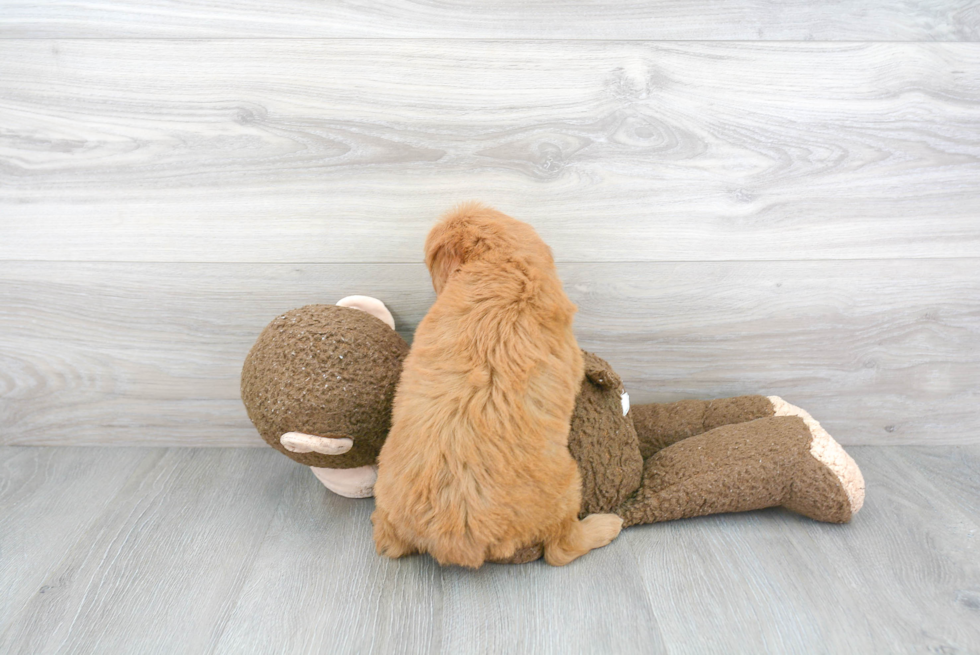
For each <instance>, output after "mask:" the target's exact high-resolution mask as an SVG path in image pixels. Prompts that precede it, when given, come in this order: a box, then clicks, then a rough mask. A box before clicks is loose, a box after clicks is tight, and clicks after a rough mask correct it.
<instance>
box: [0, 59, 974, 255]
mask: <svg viewBox="0 0 980 655" xmlns="http://www.w3.org/2000/svg"><path fill="white" fill-rule="evenodd" d="M0 125H2V126H3V129H2V132H0V233H2V234H3V235H4V238H3V239H2V240H0V259H7V260H10V259H13V260H75V261H77V260H88V261H164V262H165V261H185V262H210V261H222V262H251V261H256V262H283V263H288V262H297V261H298V262H324V263H329V262H418V261H420V249H421V243H422V240H423V238H424V235H425V233H426V231H427V229H428V227H429V226H430V225H431V223H432V222H433V221H434V219H435V218H436V216H438V215H439V214H440V213H441V212H443V211H445V210H446V209H447V208H448V207H449V206H450V205H451V204H452V203H454V202H456V201H459V200H464V199H470V198H482V199H484V200H485V201H488V202H490V203H493V204H495V205H497V206H499V207H500V208H501V209H502V210H504V211H507V212H508V213H511V214H513V215H515V216H517V217H519V218H522V219H524V220H527V221H529V222H531V223H532V224H534V225H535V226H536V227H537V228H538V229H539V231H540V232H541V234H542V236H543V237H544V238H545V240H546V241H548V242H549V243H550V244H552V246H553V247H554V250H555V253H556V256H557V257H558V259H559V260H560V261H568V262H572V261H582V262H592V261H685V260H690V261H704V260H712V261H723V260H724V261H727V260H789V259H792V260H799V259H852V258H875V259H878V258H929V257H977V256H980V223H978V221H977V218H976V217H977V216H978V215H980V44H972V43H959V44H956V43H954V44H894V43H889V44H858V45H854V44H827V43H818V44H804V43H790V44H786V43H773V44H767V43H738V44H711V43H670V44H645V43H631V42H572V41H555V42H512V41H412V40H410V41H397V40H396V41H391V40H381V41H371V40H368V41H364V40H341V41H324V40H312V41H306V40H237V41H195V40H189V41H142V40H139V41H118V40H108V41H106V40H76V41H46V40H27V41H19V40H5V41H0Z"/></svg>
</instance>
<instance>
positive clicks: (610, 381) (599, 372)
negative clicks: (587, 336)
mask: <svg viewBox="0 0 980 655" xmlns="http://www.w3.org/2000/svg"><path fill="white" fill-rule="evenodd" d="M582 355H583V357H584V359H585V377H587V378H588V379H589V381H590V382H592V384H594V385H596V386H598V387H599V388H601V389H621V388H622V387H623V380H622V379H621V378H620V377H619V375H617V374H616V371H614V370H613V367H612V366H610V365H609V362H607V361H606V360H604V359H603V358H601V357H599V356H598V355H594V354H592V353H590V352H586V351H584V350H583V351H582Z"/></svg>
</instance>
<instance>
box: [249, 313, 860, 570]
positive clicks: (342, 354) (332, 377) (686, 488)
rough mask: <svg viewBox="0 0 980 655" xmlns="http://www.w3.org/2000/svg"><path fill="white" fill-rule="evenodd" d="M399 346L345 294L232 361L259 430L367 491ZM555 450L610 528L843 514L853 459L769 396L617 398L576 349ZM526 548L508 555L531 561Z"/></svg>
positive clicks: (290, 317) (611, 383) (388, 319)
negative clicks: (570, 460) (574, 377)
mask: <svg viewBox="0 0 980 655" xmlns="http://www.w3.org/2000/svg"><path fill="white" fill-rule="evenodd" d="M407 353H408V345H407V344H406V343H405V341H404V339H402V338H401V336H399V335H398V334H397V333H396V332H395V330H394V320H393V319H392V316H391V314H390V312H388V310H387V308H385V306H384V304H383V303H381V302H380V301H379V300H376V299H374V298H368V297H365V296H350V297H347V298H344V299H343V300H341V301H340V302H339V303H338V304H337V305H308V306H306V307H302V308H300V309H295V310H292V311H289V312H286V313H285V314H283V315H281V316H279V317H277V318H276V319H275V320H273V321H272V323H270V324H269V326H268V327H266V328H265V330H264V331H263V332H262V334H261V335H260V336H259V338H258V341H256V343H255V345H254V346H253V347H252V349H251V351H250V352H249V354H248V357H247V358H246V360H245V365H244V367H243V370H242V400H243V402H244V403H245V408H246V410H247V411H248V416H249V418H250V419H251V420H252V422H253V423H254V424H255V427H256V428H257V429H258V431H259V434H260V435H261V436H262V438H263V439H264V440H265V441H266V442H267V443H268V444H269V445H270V446H272V447H273V448H275V449H276V450H278V451H279V452H281V453H283V454H284V455H286V456H288V457H290V458H291V459H293V460H295V461H297V462H299V463H301V464H305V465H307V466H310V467H311V468H312V469H313V473H314V474H315V475H316V477H317V478H318V479H319V480H320V481H321V482H322V483H323V484H324V485H325V486H326V487H327V488H328V489H330V490H331V491H334V492H335V493H338V494H340V495H343V496H348V497H352V498H363V497H368V496H370V495H371V492H372V488H373V486H374V481H375V480H376V478H377V467H376V465H375V460H376V458H377V455H378V452H379V451H380V449H381V445H382V444H383V443H384V439H385V436H386V435H387V432H388V429H389V427H390V424H391V408H392V400H393V398H394V392H395V386H396V385H397V383H398V377H399V374H400V372H401V365H402V361H403V360H404V358H405V355H406V354H407ZM585 362H586V367H585V369H586V370H585V377H584V379H583V380H582V388H581V391H580V392H579V396H578V399H577V401H576V406H575V411H574V413H573V415H572V422H571V430H570V432H569V437H568V447H569V450H570V451H571V453H572V456H573V457H574V458H575V460H576V462H577V463H578V466H579V470H580V472H581V475H582V507H581V516H585V515H587V514H594V513H607V512H612V513H615V514H618V515H619V516H620V517H622V519H623V527H628V526H632V525H638V524H643V523H656V522H660V521H669V520H673V519H679V518H685V517H693V516H704V515H708V514H717V513H721V512H741V511H747V510H753V509H761V508H765V507H785V508H786V509H789V510H791V511H794V512H797V513H799V514H802V515H804V516H807V517H809V518H812V519H815V520H817V521H825V522H830V523H846V522H847V521H849V520H850V519H851V517H852V516H853V515H854V514H855V513H856V512H857V511H858V510H859V509H860V508H861V505H862V503H863V502H864V479H863V478H862V476H861V471H860V470H859V469H858V466H857V464H855V463H854V460H853V459H851V457H850V456H849V455H848V454H847V453H846V452H845V451H844V449H843V448H841V446H840V445H839V444H838V443H837V442H836V441H834V439H833V438H832V437H831V436H830V435H829V434H827V432H826V431H825V430H824V429H823V428H822V427H821V426H820V424H819V423H817V421H815V420H814V419H813V418H812V417H811V416H810V415H809V414H808V413H807V412H805V411H804V410H802V409H800V408H798V407H795V406H793V405H790V404H789V403H787V402H785V401H784V400H782V399H781V398H779V397H777V396H768V397H766V396H739V397H737V398H724V399H720V400H684V401H680V402H675V403H667V404H657V403H654V404H647V405H638V406H633V407H630V404H629V396H628V395H627V394H626V391H625V389H624V388H623V383H622V380H621V379H620V377H619V376H618V375H617V374H616V372H615V371H613V369H612V367H610V366H609V364H608V363H606V362H605V361H604V360H602V359H601V358H599V357H597V356H596V355H593V354H591V353H585ZM540 554H541V549H540V547H534V546H531V547H528V548H526V549H524V550H522V551H519V552H518V553H517V554H516V555H515V556H514V558H513V559H512V560H509V561H512V562H524V561H530V560H532V559H536V558H537V557H539V556H540Z"/></svg>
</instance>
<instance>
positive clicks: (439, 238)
mask: <svg viewBox="0 0 980 655" xmlns="http://www.w3.org/2000/svg"><path fill="white" fill-rule="evenodd" d="M449 232H450V228H449V226H447V224H446V222H442V223H440V224H438V225H436V226H435V227H434V228H432V231H431V232H429V236H428V238H427V239H426V240H425V265H426V266H427V267H428V269H429V275H430V276H432V287H433V288H434V289H435V290H436V295H438V294H440V293H442V288H443V287H444V286H446V281H447V280H448V279H449V276H450V275H451V274H452V273H453V272H454V271H455V270H456V269H458V268H459V267H460V266H462V265H463V254H462V252H460V246H461V244H460V243H459V240H458V239H454V238H451V236H450V234H449Z"/></svg>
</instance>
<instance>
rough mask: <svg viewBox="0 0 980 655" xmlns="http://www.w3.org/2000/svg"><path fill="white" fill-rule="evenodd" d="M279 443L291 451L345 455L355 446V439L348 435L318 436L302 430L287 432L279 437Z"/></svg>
mask: <svg viewBox="0 0 980 655" xmlns="http://www.w3.org/2000/svg"><path fill="white" fill-rule="evenodd" d="M279 443H281V444H282V446H283V448H285V449H286V450H288V451H289V452H291V453H320V454H321V455H343V454H344V453H346V452H347V451H349V450H350V449H351V448H353V447H354V441H353V440H352V439H348V438H347V437H341V438H334V437H318V436H316V435H314V434H304V433H302V432H287V433H286V434H284V435H282V436H281V437H279Z"/></svg>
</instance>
